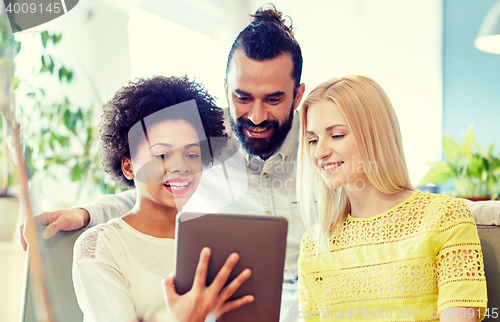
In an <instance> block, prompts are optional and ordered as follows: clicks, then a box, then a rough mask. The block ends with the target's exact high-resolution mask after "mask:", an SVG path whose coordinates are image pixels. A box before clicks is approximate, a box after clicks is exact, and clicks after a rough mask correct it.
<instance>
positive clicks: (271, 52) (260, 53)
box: [226, 5, 302, 89]
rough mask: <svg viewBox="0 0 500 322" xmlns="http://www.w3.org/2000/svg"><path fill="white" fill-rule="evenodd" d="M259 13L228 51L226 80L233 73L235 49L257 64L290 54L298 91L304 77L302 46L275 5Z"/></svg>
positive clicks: (260, 9) (258, 10)
mask: <svg viewBox="0 0 500 322" xmlns="http://www.w3.org/2000/svg"><path fill="white" fill-rule="evenodd" d="M265 7H266V6H263V7H260V8H259V9H257V11H256V12H255V14H253V15H251V16H252V17H253V21H252V22H251V23H250V24H249V25H248V26H246V27H245V29H243V31H242V32H240V34H239V35H238V37H236V40H235V41H234V43H233V46H232V47H231V51H229V56H228V58H227V65H226V79H227V75H228V74H229V71H230V69H231V60H232V58H233V55H234V52H235V51H236V49H239V48H241V49H243V51H244V52H245V55H246V56H247V57H248V58H250V59H253V60H256V61H266V60H271V59H274V58H276V57H278V56H280V55H282V54H285V53H289V54H290V55H291V56H292V62H293V70H292V75H291V76H292V78H293V79H294V80H295V89H297V88H298V87H299V85H300V75H301V74H302V51H301V50H300V46H299V43H298V42H297V40H295V37H294V35H293V31H292V23H291V22H290V26H287V25H286V24H285V19H283V18H282V15H283V14H282V13H281V12H279V11H277V10H276V7H275V6H274V5H270V8H269V9H265Z"/></svg>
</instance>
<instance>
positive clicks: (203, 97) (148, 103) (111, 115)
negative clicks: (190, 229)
mask: <svg viewBox="0 0 500 322" xmlns="http://www.w3.org/2000/svg"><path fill="white" fill-rule="evenodd" d="M192 99H194V100H195V101H196V105H197V107H198V111H199V115H200V118H201V122H202V124H203V129H204V131H205V135H206V137H207V139H208V140H210V137H227V135H226V134H225V132H224V125H223V112H222V109H221V108H219V107H217V106H216V105H215V100H214V98H213V97H212V96H211V95H210V94H208V92H207V91H206V90H205V87H204V86H203V85H202V84H199V83H196V82H194V81H190V80H189V78H188V77H187V76H183V77H164V76H155V77H152V78H136V79H134V80H132V81H130V82H129V83H128V84H127V85H125V86H123V87H122V88H121V89H119V90H118V91H117V92H116V94H115V96H114V97H113V98H112V99H111V101H109V102H108V103H107V104H106V105H104V113H103V115H102V117H101V122H100V123H99V138H100V144H99V157H100V159H101V164H102V167H103V168H104V171H106V172H107V173H109V174H110V175H111V176H112V177H113V178H114V179H115V180H116V181H117V182H118V183H119V184H120V185H122V186H125V187H129V188H131V187H134V181H133V180H128V179H127V178H125V176H124V175H123V172H122V168H121V164H122V159H123V158H124V157H127V158H130V157H131V151H130V149H129V140H128V132H129V130H130V128H131V127H132V126H133V125H134V124H136V123H137V122H139V121H141V120H142V119H143V118H145V117H146V116H148V115H150V114H153V113H155V112H158V111H160V110H163V109H165V108H167V107H169V106H172V105H175V104H179V103H182V102H186V101H189V100H192ZM175 119H183V120H185V121H187V122H189V123H190V124H193V120H192V118H191V117H188V116H187V115H184V116H183V115H182V114H178V115H175ZM160 121H163V120H160ZM150 125H152V124H150ZM193 125H194V124H193ZM195 128H196V126H195ZM219 141H220V140H218V142H219ZM208 143H209V144H208V146H207V147H208V148H203V145H202V150H201V158H202V161H203V164H204V165H207V164H208V163H210V162H212V161H213V157H214V156H217V155H218V154H220V151H221V150H222V148H223V146H222V145H221V144H219V145H218V146H214V144H212V145H210V141H209V142H208ZM132 152H133V151H132ZM133 153H134V152H133Z"/></svg>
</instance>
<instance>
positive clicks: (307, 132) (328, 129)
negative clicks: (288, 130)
mask: <svg viewBox="0 0 500 322" xmlns="http://www.w3.org/2000/svg"><path fill="white" fill-rule="evenodd" d="M340 126H344V127H347V125H344V124H335V125H332V126H329V127H327V128H326V129H325V132H329V131H331V130H333V129H334V128H336V127H340ZM306 134H311V135H313V134H316V133H314V131H306Z"/></svg>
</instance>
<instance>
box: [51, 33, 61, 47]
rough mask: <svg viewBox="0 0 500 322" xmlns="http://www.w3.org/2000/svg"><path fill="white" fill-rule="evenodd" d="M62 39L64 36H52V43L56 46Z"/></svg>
mask: <svg viewBox="0 0 500 322" xmlns="http://www.w3.org/2000/svg"><path fill="white" fill-rule="evenodd" d="M61 38H62V34H59V35H58V34H54V35H52V42H53V43H54V45H55V44H57V43H58V42H60V41H61Z"/></svg>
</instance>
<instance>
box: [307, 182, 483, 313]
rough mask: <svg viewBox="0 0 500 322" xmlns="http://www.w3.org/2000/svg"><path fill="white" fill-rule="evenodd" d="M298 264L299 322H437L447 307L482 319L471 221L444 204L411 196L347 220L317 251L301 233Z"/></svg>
mask: <svg viewBox="0 0 500 322" xmlns="http://www.w3.org/2000/svg"><path fill="white" fill-rule="evenodd" d="M298 265H299V286H298V288H299V298H300V310H299V312H298V316H299V317H300V318H304V319H305V320H306V321H334V320H336V321H338V320H344V321H348V320H355V321H362V320H371V321H438V320H439V318H438V314H441V311H443V310H444V309H447V308H449V307H454V306H465V307H475V308H479V310H480V312H479V311H478V309H476V312H479V315H480V318H479V319H478V320H482V319H483V318H484V311H485V309H486V304H487V298H486V280H485V278H484V267H483V256H482V253H481V245H480V243H479V237H478V235H477V230H476V226H475V222H474V218H473V217H472V214H471V212H470V210H469V208H468V207H467V206H466V205H465V204H464V203H463V202H462V201H459V200H456V199H453V198H450V197H446V196H442V195H436V194H428V193H422V192H420V191H416V192H415V193H413V194H412V195H411V196H410V197H409V198H408V199H407V200H405V201H404V202H402V203H401V204H399V205H398V206H396V207H394V208H392V209H390V210H388V211H386V212H384V213H382V214H379V215H377V216H373V217H370V218H354V217H352V216H348V217H347V219H346V221H345V222H344V224H343V227H342V230H341V231H340V233H339V234H338V235H337V237H336V238H333V239H332V240H331V242H330V245H329V247H328V250H327V251H323V252H318V253H317V249H316V246H315V244H314V242H313V241H312V239H311V238H310V237H309V235H308V233H307V232H306V233H305V234H304V237H303V239H302V245H301V252H300V256H299V261H298ZM471 310H472V309H471ZM471 313H472V312H470V311H469V312H466V311H465V309H463V311H461V312H460V311H455V312H451V310H449V311H448V314H450V316H452V314H455V316H456V314H462V317H465V314H471ZM476 314H477V313H476ZM468 316H472V315H468Z"/></svg>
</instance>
